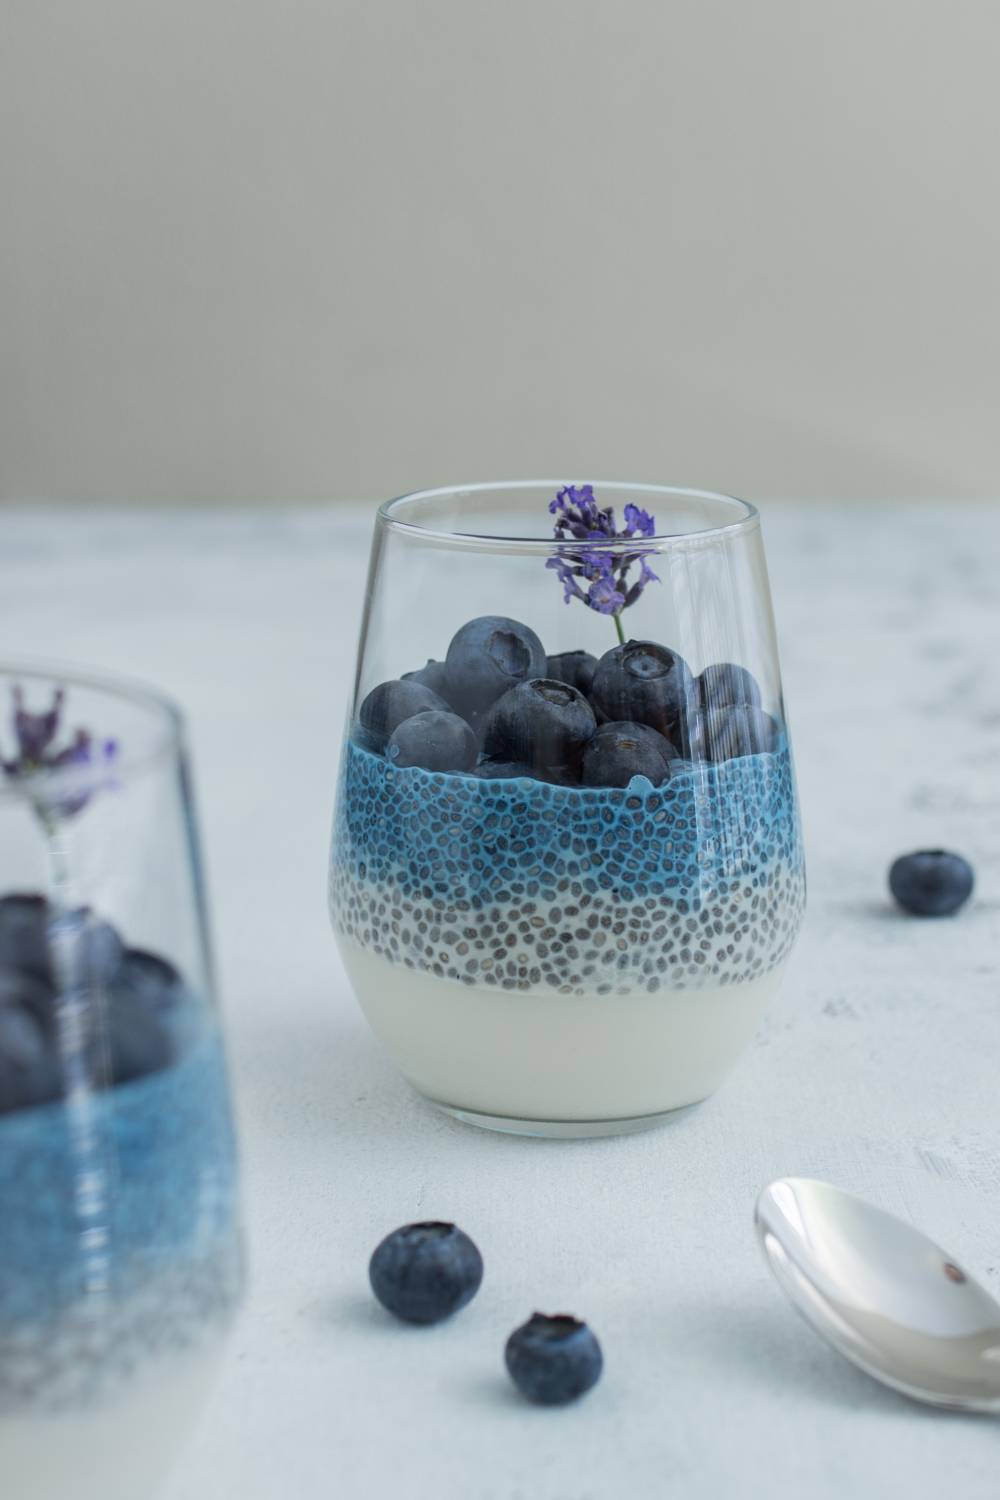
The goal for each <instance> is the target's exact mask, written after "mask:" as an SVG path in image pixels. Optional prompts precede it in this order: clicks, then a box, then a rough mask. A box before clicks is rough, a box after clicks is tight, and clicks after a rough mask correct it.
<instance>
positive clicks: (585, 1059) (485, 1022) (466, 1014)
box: [340, 937, 785, 1121]
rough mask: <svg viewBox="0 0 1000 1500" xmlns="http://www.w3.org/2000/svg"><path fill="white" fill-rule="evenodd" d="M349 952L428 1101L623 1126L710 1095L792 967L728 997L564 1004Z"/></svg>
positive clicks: (536, 992) (665, 994)
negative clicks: (624, 1122) (621, 1123)
mask: <svg viewBox="0 0 1000 1500" xmlns="http://www.w3.org/2000/svg"><path fill="white" fill-rule="evenodd" d="M340 951H341V956H342V957H343V960H344V966H345V968H346V969H347V973H348V977H349V978H350V981H351V984H352V986H353V988H354V993H355V995H356V996H357V998H358V1001H359V1003H360V1005H361V1009H362V1010H363V1011H364V1013H365V1016H366V1017H367V1019H368V1023H369V1025H370V1026H371V1028H372V1030H373V1031H374V1033H375V1035H376V1036H377V1037H378V1039H379V1041H380V1042H381V1043H382V1045H383V1047H385V1049H386V1051H387V1052H388V1053H389V1055H390V1056H391V1057H392V1058H393V1059H394V1061H395V1062H396V1064H397V1065H398V1067H399V1068H400V1069H401V1070H402V1072H403V1073H404V1074H405V1075H406V1077H407V1078H408V1079H409V1080H410V1082H411V1083H413V1084H414V1085H415V1086H416V1087H417V1088H418V1089H419V1090H420V1092H421V1093H422V1094H425V1095H426V1096H427V1097H428V1098H429V1099H433V1100H435V1101H436V1102H438V1103H439V1104H447V1105H450V1106H451V1107H452V1108H456V1109H464V1110H470V1111H473V1112H475V1113H478V1114H486V1115H495V1116H500V1117H502V1118H504V1119H516V1120H551V1121H574V1120H580V1121H582V1120H623V1119H629V1118H633V1117H635V1116H639V1115H652V1114H661V1113H663V1112H665V1111H667V1110H671V1109H681V1108H683V1107H684V1106H685V1105H688V1104H695V1103H697V1102H699V1101H700V1100H702V1099H705V1098H707V1097H708V1095H709V1094H711V1093H712V1092H713V1091H714V1090H715V1089H716V1088H718V1086H719V1084H720V1083H721V1082H722V1080H723V1079H724V1078H725V1077H726V1075H727V1073H729V1071H730V1070H731V1069H732V1067H733V1066H734V1064H735V1063H736V1061H737V1059H738V1057H739V1056H740V1054H741V1053H742V1052H743V1051H744V1049H745V1048H746V1047H747V1046H748V1044H749V1043H750V1041H751V1040H752V1039H753V1036H754V1034H755V1032H756V1031H757V1028H758V1027H759V1026H760V1023H761V1021H762V1020H763V1019H764V1015H765V1013H766V1011H767V1009H768V1006H769V1005H770V1002H771V999H772V998H773V996H774V994H775V991H776V990H777V988H778V985H779V984H780V983H781V978H782V975H783V974H784V970H785V965H784V964H783V963H782V964H779V965H778V966H777V967H776V968H774V969H772V970H771V971H770V972H769V973H767V974H764V975H762V976H761V977H760V978H759V979H755V980H752V981H744V982H743V983H741V984H730V985H726V986H725V987H724V988H712V989H684V990H671V989H667V988H661V989H660V990H658V991H657V993H656V994H653V995H650V994H646V993H642V992H639V993H632V994H628V995H594V994H583V995H562V994H559V993H558V992H553V990H552V989H550V988H547V987H544V986H535V987H533V988H531V989H530V990H497V989H487V988H486V987H485V986H482V985H476V986H470V985H464V984H456V983H455V982H454V981H453V980H449V979H438V978H436V977H435V976H434V975H432V974H428V973H426V972H417V971H414V970H410V969H405V968H403V967H402V966H401V965H398V964H392V963H389V962H387V961H386V960H385V959H383V958H380V957H378V956H377V955H374V954H372V953H370V952H367V951H366V950H365V949H364V948H362V947H361V946H359V945H358V944H357V943H354V942H352V941H350V939H347V938H344V937H341V938H340Z"/></svg>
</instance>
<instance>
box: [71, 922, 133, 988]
mask: <svg viewBox="0 0 1000 1500" xmlns="http://www.w3.org/2000/svg"><path fill="white" fill-rule="evenodd" d="M80 915H81V916H83V917H84V918H85V926H84V927H83V928H82V929H81V931H80V937H79V943H80V949H79V956H80V963H81V973H82V975H83V977H84V979H85V981H86V982H87V983H89V984H92V985H100V986H102V987H103V986H105V985H107V984H110V982H111V980H112V978H113V977H114V975H115V973H116V972H117V970H118V968H119V967H120V965H121V962H122V958H123V956H124V953H125V948H124V945H123V943H122V940H121V938H120V937H119V936H118V933H117V932H116V931H115V929H114V928H113V927H112V925H111V923H110V922H102V921H99V920H97V919H95V918H93V917H89V914H88V913H87V912H85V911H84V912H81V913H80Z"/></svg>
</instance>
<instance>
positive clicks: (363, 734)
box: [358, 678, 451, 755]
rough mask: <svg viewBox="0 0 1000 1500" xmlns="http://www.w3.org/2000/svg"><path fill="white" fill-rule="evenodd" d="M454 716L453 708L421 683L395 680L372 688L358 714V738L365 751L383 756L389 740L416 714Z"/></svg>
mask: <svg viewBox="0 0 1000 1500" xmlns="http://www.w3.org/2000/svg"><path fill="white" fill-rule="evenodd" d="M433 712H438V713H449V714H450V713H451V704H450V703H447V702H446V701H445V699H444V698H442V697H440V696H439V695H438V694H437V693H435V692H432V691H431V689H430V688H429V687H424V685H423V683H420V682H405V681H403V680H402V679H401V678H398V679H397V678H394V679H393V681H392V682H380V683H379V685H378V687H376V688H372V690H371V692H370V693H369V694H368V697H367V698H366V699H365V701H364V702H363V703H362V705H361V708H360V710H359V713H358V722H359V733H358V738H359V740H360V741H361V743H362V744H363V745H364V747H365V749H366V750H373V751H374V752H375V754H376V755H384V754H385V747H386V745H387V744H388V741H389V736H390V735H391V734H392V732H393V730H394V729H395V728H396V726H397V725H398V724H402V722H403V720H404V719H412V718H413V716H414V715H415V714H424V713H433Z"/></svg>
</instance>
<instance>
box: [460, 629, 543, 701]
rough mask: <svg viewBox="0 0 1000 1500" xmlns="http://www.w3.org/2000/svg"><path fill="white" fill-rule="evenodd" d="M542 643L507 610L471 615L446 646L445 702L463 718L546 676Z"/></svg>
mask: <svg viewBox="0 0 1000 1500" xmlns="http://www.w3.org/2000/svg"><path fill="white" fill-rule="evenodd" d="M545 660H546V658H545V648H544V646H543V645H542V643H541V641H540V640H539V639H538V637H537V635H536V634H535V632H534V631H533V630H531V629H529V627H528V626H527V625H522V624H521V623H520V622H519V621H518V620H510V619H508V618H507V616H506V615H482V616H480V618H479V619H478V620H470V621H469V622H468V624H466V625H463V626H462V628H461V630H459V631H458V632H457V633H456V634H455V635H454V636H453V638H452V641H451V645H450V646H449V647H448V656H447V659H446V666H447V671H448V693H447V696H448V701H449V703H451V704H452V705H453V706H454V708H455V711H456V712H457V713H460V714H461V715H462V717H463V719H468V718H469V717H470V715H472V714H481V713H482V712H483V710H484V709H487V708H489V706H490V704H491V703H495V702H496V700H497V699H498V698H499V697H500V696H501V694H502V693H506V692H507V691H508V690H509V689H510V688H512V687H516V686H517V684H518V683H519V682H527V681H528V679H529V678H531V677H544V676H545Z"/></svg>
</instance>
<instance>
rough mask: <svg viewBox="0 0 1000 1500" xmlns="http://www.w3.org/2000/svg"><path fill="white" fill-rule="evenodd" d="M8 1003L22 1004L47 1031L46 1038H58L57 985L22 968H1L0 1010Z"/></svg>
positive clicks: (49, 1039)
mask: <svg viewBox="0 0 1000 1500" xmlns="http://www.w3.org/2000/svg"><path fill="white" fill-rule="evenodd" d="M6 1005H18V1006H22V1007H23V1008H24V1009H25V1010H26V1011H29V1012H30V1013H31V1015H32V1016H33V1017H34V1019H35V1020H36V1021H37V1022H38V1024H39V1026H40V1027H41V1028H42V1031H43V1032H44V1033H45V1037H46V1040H47V1041H49V1042H52V1043H54V1042H55V1038H56V992H55V986H54V985H52V984H49V983H48V982H47V981H46V980H44V979H39V978H37V977H36V975H34V974H26V973H25V972H24V971H23V970H22V969H0V1010H2V1009H3V1007H4V1006H6Z"/></svg>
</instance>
